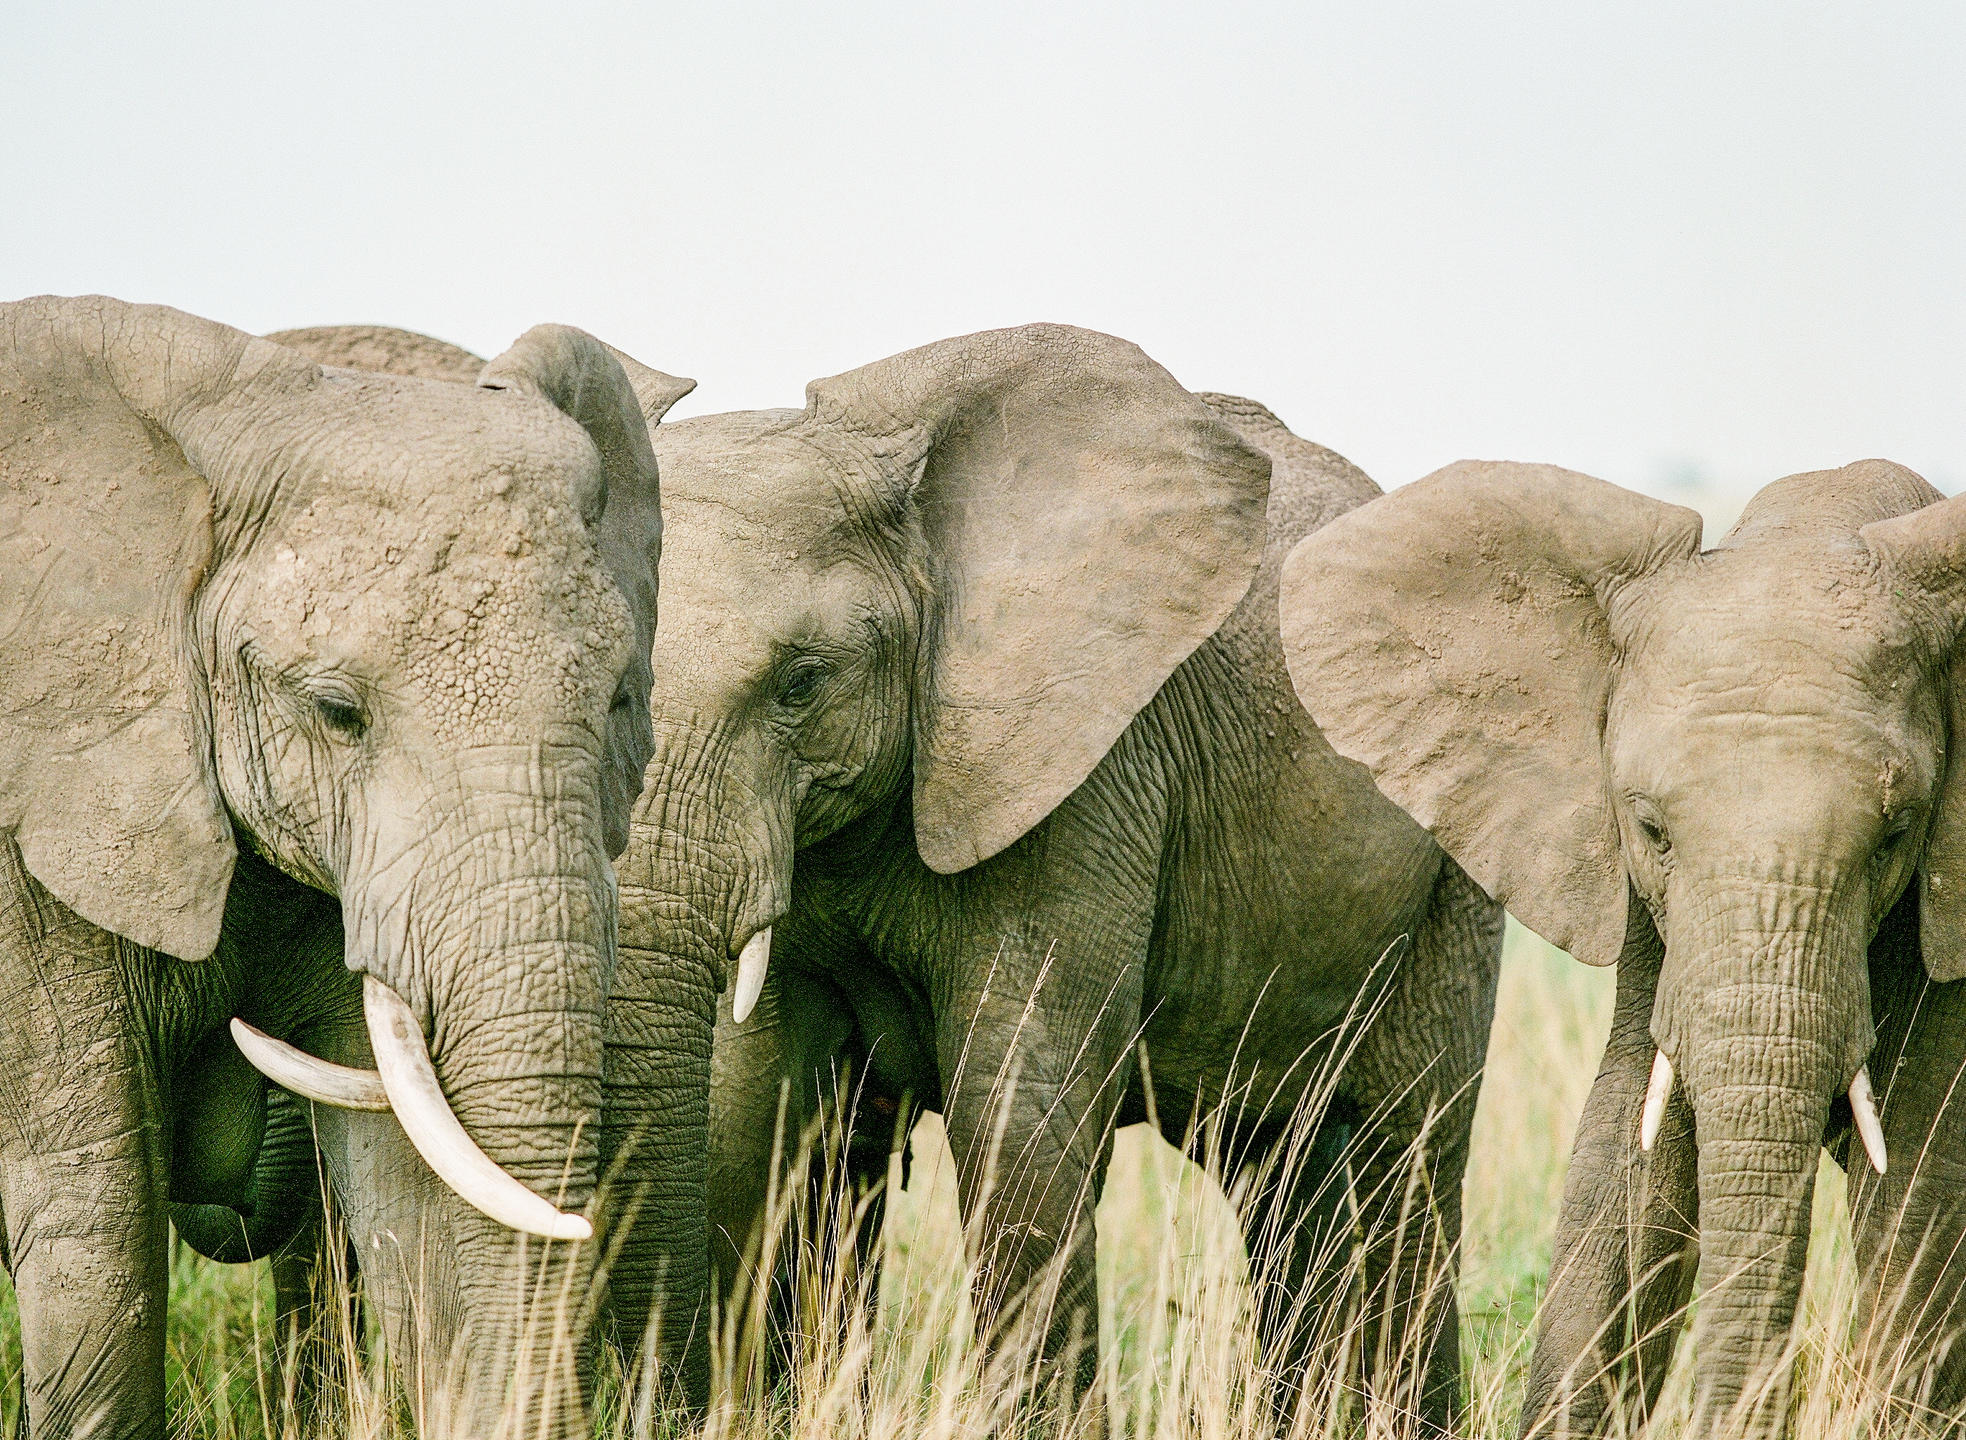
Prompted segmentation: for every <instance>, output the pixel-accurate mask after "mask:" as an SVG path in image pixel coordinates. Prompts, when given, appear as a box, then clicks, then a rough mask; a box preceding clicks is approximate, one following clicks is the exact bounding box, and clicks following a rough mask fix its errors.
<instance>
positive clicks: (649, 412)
mask: <svg viewBox="0 0 1966 1440" xmlns="http://www.w3.org/2000/svg"><path fill="white" fill-rule="evenodd" d="M268 338H269V339H273V340H277V341H279V342H280V343H281V344H282V345H285V346H288V347H289V348H292V349H296V350H299V351H301V352H303V353H304V354H307V355H310V356H312V357H313V358H315V359H317V360H319V361H321V362H323V363H324V364H331V365H341V366H346V367H348V368H351V369H360V370H370V371H376V372H379V373H384V374H391V375H409V376H417V377H422V378H425V379H431V380H448V381H451V382H453V383H459V384H473V383H477V377H478V376H479V375H480V374H481V373H482V372H483V371H484V370H485V366H486V362H485V361H483V360H482V359H480V358H479V357H478V356H476V355H473V354H471V353H470V352H469V351H467V350H463V349H460V348H459V347H457V346H455V345H450V344H447V343H445V342H444V341H441V340H436V339H433V338H431V337H430V336H427V335H419V334H415V333H413V332H410V331H407V330H397V329H393V328H390V327H387V326H375V325H324V326H316V327H312V328H309V329H304V330H285V331H281V332H279V333H278V334H275V335H272V336H269V337H268ZM611 353H613V355H614V356H615V359H616V360H617V362H618V363H619V364H620V365H621V367H622V369H623V371H624V372H625V374H626V377H627V379H628V382H629V385H630V386H631V388H632V389H633V391H634V393H635V397H636V402H637V404H638V405H639V407H640V409H641V412H642V414H643V415H644V416H645V419H646V424H647V425H648V426H649V427H651V428H652V427H654V426H655V425H657V424H658V423H659V422H660V421H661V419H662V417H663V416H664V415H665V414H666V413H667V412H668V410H669V408H670V407H671V406H672V405H674V404H675V403H676V402H677V401H678V400H680V399H682V397H683V396H685V395H687V394H688V393H689V392H690V391H691V390H692V389H694V388H695V383H696V382H695V381H693V380H686V379H680V378H678V377H676V376H672V375H665V374H663V373H662V372H660V371H657V370H653V369H650V368H649V367H648V366H645V365H642V364H640V363H638V362H637V361H635V360H633V359H630V358H629V357H628V356H626V355H623V354H622V353H621V352H619V351H612V352H611ZM602 525H603V529H604V532H605V535H606V540H607V543H610V544H613V543H619V544H623V545H633V544H635V543H637V542H638V540H639V542H640V543H642V544H644V545H645V546H647V547H648V555H647V559H648V562H649V563H650V565H651V566H654V565H656V564H658V563H659V561H660V550H661V536H660V531H659V530H657V531H655V532H640V533H639V534H638V532H637V531H635V530H634V529H633V528H632V527H628V526H622V527H616V526H615V525H614V523H613V522H611V521H610V520H609V519H608V518H607V517H605V516H604V517H603V519H602ZM641 639H642V642H643V644H644V645H645V646H646V645H647V644H648V642H649V636H647V635H644V636H642V637H641ZM643 693H644V694H645V693H646V692H643ZM642 713H643V714H644V715H645V714H646V713H647V712H646V709H645V708H644V709H643V710H642ZM610 843H611V847H612V842H610ZM612 848H614V849H615V853H617V854H618V853H619V849H618V847H612ZM692 981H696V982H700V981H701V975H700V972H692V973H690V974H685V975H683V976H680V977H674V978H673V979H672V981H671V984H672V985H673V986H674V989H673V991H664V990H662V989H661V982H660V981H659V980H657V981H652V982H651V984H652V986H653V987H654V988H655V989H656V991H657V993H662V994H665V995H667V996H669V1009H670V1010H672V1011H673V1012H674V1013H676V1014H678V1015H687V1014H693V1013H695V1012H697V1011H699V1010H701V1009H702V1008H703V1006H704V1005H705V1004H711V1005H714V1003H715V997H714V995H709V996H698V995H694V994H692V993H691V992H690V988H689V987H690V984H691V983H692ZM647 996H648V991H646V990H645V991H644V997H645V1000H646V998H647ZM668 1038H669V1039H670V1041H671V1043H673V1044H675V1045H676V1046H678V1048H680V1049H682V1050H683V1051H684V1052H686V1053H690V1054H694V1053H697V1052H699V1051H700V1052H702V1053H707V1052H708V1049H709V1044H710V1033H709V1030H708V1029H707V1028H706V1029H705V1030H704V1031H703V1033H702V1034H700V1035H698V1034H689V1033H683V1034H672V1035H671V1036H669V1037H668ZM629 1048H630V1047H629V1046H628V1045H627V1044H625V1043H624V1042H622V1041H620V1040H618V1039H616V1040H610V1041H608V1042H607V1043H606V1044H605V1045H604V1053H603V1058H602V1074H603V1084H604V1089H605V1088H606V1077H607V1076H608V1074H609V1073H610V1071H611V1070H612V1069H613V1068H614V1067H615V1066H616V1065H618V1064H619V1063H621V1057H622V1055H623V1054H624V1052H625V1051H626V1050H627V1049H629ZM329 1083H333V1080H332V1078H330V1081H329ZM609 1131H610V1127H609V1126H608V1125H606V1124H603V1126H602V1127H601V1129H600V1132H599V1138H600V1140H601V1143H602V1145H603V1146H604V1147H606V1143H607V1136H608V1134H609ZM643 1146H644V1147H645V1148H644V1151H643V1154H642V1159H641V1163H640V1168H639V1170H638V1174H637V1178H638V1179H642V1178H645V1177H646V1176H648V1175H653V1176H655V1177H657V1179H656V1181H655V1182H653V1183H651V1184H648V1185H646V1186H644V1187H643V1188H642V1189H641V1190H639V1191H638V1192H637V1193H634V1194H632V1195H631V1194H628V1193H626V1191H627V1187H626V1186H623V1187H621V1188H622V1191H623V1193H621V1194H619V1195H617V1196H615V1197H614V1198H615V1201H616V1202H617V1203H616V1204H615V1205H610V1206H609V1207H608V1208H609V1209H610V1210H613V1209H617V1208H618V1209H620V1210H624V1211H627V1212H629V1213H632V1214H633V1215H634V1216H635V1217H636V1221H637V1226H638V1229H637V1234H638V1235H640V1236H642V1237H643V1238H644V1239H649V1238H651V1237H652V1238H653V1239H654V1242H655V1243H654V1246H653V1248H654V1249H655V1250H657V1251H658V1252H659V1253H658V1254H657V1255H656V1256H655V1257H654V1263H655V1265H656V1266H657V1268H658V1269H659V1270H660V1274H661V1283H662V1287H663V1293H664V1296H665V1297H666V1301H667V1306H668V1308H669V1309H672V1310H673V1311H674V1312H676V1314H677V1315H678V1316H679V1317H680V1318H679V1320H678V1323H676V1324H673V1325H669V1326H667V1327H666V1328H665V1330H664V1331H663V1332H662V1334H661V1336H660V1337H659V1338H660V1339H662V1340H663V1341H664V1342H666V1344H667V1345H668V1349H667V1352H666V1354H665V1357H664V1358H665V1360H666V1362H667V1364H668V1365H669V1366H670V1367H671V1370H670V1373H671V1374H672V1375H675V1376H678V1377H679V1378H680V1379H681V1380H682V1382H683V1383H682V1387H681V1388H682V1389H683V1391H684V1392H685V1393H686V1394H687V1395H689V1396H691V1397H693V1398H695V1399H697V1400H698V1401H699V1402H700V1400H701V1398H702V1396H703V1395H704V1394H705V1393H706V1391H707V1386H708V1380H709V1377H708V1351H707V1348H706V1346H705V1343H704V1342H705V1341H706V1339H707V1329H706V1328H705V1327H703V1326H702V1325H701V1324H700V1323H699V1324H696V1325H694V1326H692V1324H691V1322H692V1321H693V1320H694V1319H695V1317H696V1315H697V1313H698V1312H699V1311H700V1310H701V1309H702V1308H703V1298H704V1290H705V1283H706V1265H707V1257H706V1255H705V1251H704V1243H703V1223H704V1217H703V1213H702V1208H701V1206H702V1200H701V1194H702V1185H701V1182H700V1180H699V1181H697V1182H696V1183H695V1184H693V1185H692V1184H690V1183H687V1179H685V1182H684V1183H677V1181H676V1177H678V1176H682V1177H691V1176H693V1175H694V1174H695V1172H697V1171H698V1170H700V1169H701V1167H702V1166H703V1165H704V1164H705V1163H706V1161H705V1145H704V1143H703V1139H702V1136H701V1135H700V1134H695V1133H693V1132H692V1131H691V1129H690V1128H689V1127H688V1126H681V1127H678V1126H664V1127H661V1128H660V1129H659V1131H657V1132H655V1133H651V1134H648V1135H647V1136H645V1137H644V1140H643ZM265 1158H266V1157H265V1156H264V1155H262V1160H264V1159H265ZM370 1158H371V1162H372V1163H371V1167H370V1168H373V1166H374V1165H376V1164H379V1165H381V1166H383V1167H386V1166H387V1165H388V1164H390V1163H391V1158H392V1157H390V1156H388V1154H387V1153H386V1151H385V1152H383V1153H381V1154H377V1155H373V1156H371V1157H370ZM422 1198H424V1199H426V1200H427V1199H428V1198H429V1197H428V1196H427V1195H426V1196H424V1197H422ZM614 1268H615V1267H614V1266H613V1265H610V1266H608V1267H607V1269H608V1271H609V1274H607V1275H605V1276H603V1277H602V1278H603V1279H604V1280H607V1281H610V1282H611V1283H615V1284H619V1283H621V1282H619V1281H616V1280H615V1279H614V1277H613V1270H614ZM628 1289H629V1290H630V1291H631V1292H632V1290H633V1285H632V1282H630V1283H629V1284H628ZM645 1318H646V1316H645V1315H644V1314H641V1313H639V1312H638V1315H637V1319H638V1320H645ZM638 1334H639V1331H637V1332H635V1333H628V1332H627V1330H626V1327H623V1328H622V1331H621V1332H620V1333H619V1334H618V1337H617V1338H619V1339H620V1340H622V1341H623V1342H624V1343H626V1344H628V1345H629V1346H631V1347H632V1346H633V1345H635V1343H636V1341H637V1336H638Z"/></svg>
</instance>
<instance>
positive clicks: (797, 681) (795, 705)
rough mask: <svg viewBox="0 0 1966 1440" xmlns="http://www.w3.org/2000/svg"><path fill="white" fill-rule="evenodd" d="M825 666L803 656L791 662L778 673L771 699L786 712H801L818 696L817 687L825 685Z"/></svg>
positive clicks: (815, 659)
mask: <svg viewBox="0 0 1966 1440" xmlns="http://www.w3.org/2000/svg"><path fill="white" fill-rule="evenodd" d="M827 669H828V667H827V665H826V662H825V661H824V660H820V659H817V658H815V657H813V656H810V655H808V656H805V657H803V658H801V659H798V660H794V661H792V662H791V663H790V664H789V665H786V666H784V667H783V668H782V669H780V670H779V672H778V679H777V682H776V684H775V685H774V686H773V688H772V699H773V700H775V701H777V702H778V703H779V704H780V705H782V706H784V707H785V708H786V709H787V710H803V709H804V708H805V707H806V706H808V705H810V704H811V703H812V702H813V699H814V697H816V696H817V695H818V694H819V687H820V686H821V685H822V684H824V683H825V680H826V675H827Z"/></svg>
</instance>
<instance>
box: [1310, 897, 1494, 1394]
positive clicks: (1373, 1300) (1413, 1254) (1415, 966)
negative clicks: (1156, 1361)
mask: <svg viewBox="0 0 1966 1440" xmlns="http://www.w3.org/2000/svg"><path fill="white" fill-rule="evenodd" d="M1502 925H1503V917H1502V910H1501V907H1500V906H1499V905H1497V904H1495V903H1494V902H1493V901H1491V900H1489V899H1488V898H1487V897H1486V896H1485V895H1483V894H1482V893H1481V891H1480V889H1479V888H1478V887H1477V886H1476V885H1475V884H1474V882H1473V881H1472V880H1470V879H1469V878H1468V877H1467V876H1466V875H1465V874H1464V873H1463V872H1462V871H1461V869H1460V868H1459V867H1458V866H1456V865H1454V864H1453V863H1452V862H1451V861H1445V860H1444V861H1443V862H1442V869H1441V875H1440V878H1439V880H1438V881H1436V882H1435V885H1434V891H1433V895H1432V899H1431V903H1430V904H1429V907H1428V911H1427V914H1426V916H1425V917H1424V918H1423V920H1422V921H1421V923H1420V924H1419V926H1418V927H1417V928H1416V929H1415V931H1414V933H1413V936H1412V943H1411V946H1410V948H1409V949H1408V951H1407V953H1406V954H1405V955H1404V956H1399V955H1397V953H1396V952H1395V954H1394V955H1393V956H1391V957H1389V959H1388V962H1387V963H1388V964H1391V965H1392V966H1393V967H1394V968H1393V969H1392V970H1391V973H1390V974H1387V975H1384V976H1383V977H1382V978H1381V979H1380V980H1379V982H1378V983H1379V984H1383V985H1384V986H1385V987H1386V988H1385V989H1384V991H1383V992H1382V994H1381V996H1380V1004H1379V1006H1378V1008H1377V1010H1376V1013H1373V1012H1368V1013H1370V1014H1371V1018H1370V1020H1369V1023H1368V1024H1367V1026H1366V1028H1365V1030H1364V1032H1363V1034H1361V1035H1360V1036H1359V1038H1358V1042H1357V1044H1356V1046H1355V1047H1354V1048H1353V1050H1352V1053H1351V1056H1350V1058H1349V1059H1348V1060H1347V1062H1346V1064H1345V1069H1344V1072H1343V1074H1342V1076H1341V1077H1340V1080H1339V1084H1338V1094H1339V1097H1340V1098H1341V1099H1343V1100H1344V1101H1346V1102H1347V1104H1348V1106H1349V1108H1350V1110H1351V1112H1352V1113H1353V1114H1355V1115H1357V1116H1359V1117H1360V1125H1359V1128H1358V1131H1357V1133H1356V1135H1355V1137H1354V1139H1353V1142H1352V1157H1353V1158H1352V1172H1353V1188H1354V1196H1355V1207H1356V1213H1357V1216H1358V1226H1359V1233H1360V1235H1361V1236H1362V1240H1363V1249H1364V1254H1363V1257H1362V1259H1363V1265H1362V1269H1363V1279H1364V1291H1365V1293H1364V1305H1365V1311H1364V1321H1365V1324H1364V1326H1363V1327H1362V1330H1361V1334H1360V1337H1359V1338H1360V1342H1361V1345H1362V1347H1363V1353H1362V1355H1361V1357H1360V1362H1361V1370H1362V1371H1363V1374H1364V1376H1365V1379H1366V1381H1367V1382H1368V1384H1370V1386H1371V1387H1372V1391H1373V1395H1374V1397H1375V1400H1376V1401H1377V1403H1378V1404H1379V1405H1380V1406H1382V1407H1385V1408H1387V1409H1389V1410H1391V1411H1392V1412H1395V1413H1396V1414H1398V1415H1400V1416H1409V1415H1410V1416H1417V1417H1418V1419H1419V1420H1420V1422H1421V1424H1422V1426H1423V1427H1424V1428H1425V1430H1426V1431H1429V1432H1432V1431H1438V1432H1451V1431H1452V1430H1453V1429H1454V1425H1455V1421H1456V1419H1457V1417H1458V1415H1459V1413H1460V1372H1461V1361H1460V1310H1459V1306H1458V1302H1457V1299H1456V1283H1455V1282H1456V1280H1457V1278H1458V1273H1459V1256H1460V1241H1461V1184H1462V1180H1463V1177H1464V1176H1465V1175H1466V1172H1467V1163H1468V1141H1469V1137H1470V1134H1471V1132H1472V1130H1473V1127H1474V1112H1475V1101H1476V1098H1477V1093H1478V1090H1479V1087H1480V1079H1481V1067H1482V1062H1483V1060H1484V1059H1485V1058H1486V1055H1487V1051H1488V1031H1489V1026H1490V1023H1491V1021H1492V1019H1493V1017H1494V1014H1495V986H1496V979H1497V975H1498V972H1499V969H1500V961H1501V946H1502ZM1402 1428H1403V1426H1402Z"/></svg>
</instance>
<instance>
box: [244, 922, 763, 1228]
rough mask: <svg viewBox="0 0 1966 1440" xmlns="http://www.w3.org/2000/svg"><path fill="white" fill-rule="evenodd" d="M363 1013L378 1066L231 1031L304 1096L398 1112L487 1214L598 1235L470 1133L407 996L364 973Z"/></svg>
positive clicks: (412, 1135)
mask: <svg viewBox="0 0 1966 1440" xmlns="http://www.w3.org/2000/svg"><path fill="white" fill-rule="evenodd" d="M766 934H767V936H768V935H769V932H766ZM362 1010H363V1015H364V1018H365V1019H366V1020H367V1022H368V1031H369V1042H370V1044H371V1046H372V1047H373V1049H374V1051H375V1057H376V1069H374V1070H359V1069H356V1068H354V1067H352V1066H348V1065H337V1064H334V1063H332V1062H331V1061H327V1060H322V1059H320V1058H319V1057H317V1056H313V1055H309V1054H308V1053H307V1052H306V1051H304V1050H301V1049H298V1048H296V1047H295V1046H292V1045H289V1044H287V1043H286V1042H285V1041H284V1040H277V1039H275V1038H274V1037H273V1036H271V1035H268V1034H266V1033H265V1032H264V1031H262V1030H259V1029H256V1028H255V1027H253V1026H252V1025H249V1024H247V1023H246V1022H245V1021H244V1020H240V1019H236V1018H235V1019H234V1020H233V1022H232V1035H233V1039H234V1040H235V1042H236V1043H237V1044H238V1046H239V1049H240V1052H241V1053H242V1054H244V1055H245V1057H246V1059H247V1060H249V1061H251V1062H252V1064H253V1066H254V1067H255V1068H256V1069H258V1070H259V1072H260V1073H261V1074H262V1075H264V1076H266V1078H267V1079H269V1080H271V1081H272V1082H273V1083H274V1084H276V1085H280V1086H282V1087H284V1088H286V1089H288V1090H291V1091H292V1092H293V1093H295V1094H296V1095H299V1096H301V1097H302V1098H304V1099H307V1100H312V1101H315V1102H316V1103H318V1104H322V1105H333V1106H336V1107H338V1108H341V1109H347V1110H368V1111H393V1112H394V1113H395V1116H396V1120H397V1123H399V1124H400V1125H401V1126H402V1127H403V1133H404V1134H405V1135H407V1136H408V1137H409V1141H410V1143H411V1144H412V1145H414V1146H415V1147H416V1152H417V1154H419V1155H421V1156H422V1157H423V1159H424V1161H425V1163H426V1164H428V1165H429V1166H430V1168H431V1170H432V1171H433V1172H434V1173H435V1174H436V1175H437V1177H438V1178H439V1179H441V1180H442V1181H443V1182H444V1183H445V1184H446V1185H448V1186H450V1188H451V1189H452V1190H454V1191H456V1192H457V1194H458V1195H459V1197H460V1198H462V1199H463V1200H464V1201H465V1203H466V1204H468V1205H470V1206H472V1207H473V1208H474V1209H476V1210H478V1211H480V1212H481V1213H482V1214H484V1215H486V1216H488V1217H489V1218H490V1219H493V1220H496V1221H497V1222H498V1223H499V1224H501V1225H505V1226H507V1227H509V1228H511V1229H513V1230H518V1231H522V1232H523V1233H525V1234H528V1235H540V1236H544V1237H545V1238H547V1239H549V1240H588V1239H591V1238H592V1237H593V1234H594V1227H593V1224H592V1223H591V1222H590V1221H589V1220H588V1219H587V1218H586V1217H585V1216H582V1215H570V1214H567V1213H566V1212H564V1211H562V1210H560V1209H558V1208H556V1207H555V1206H554V1205H553V1204H551V1203H550V1202H549V1201H547V1200H545V1199H542V1198H541V1197H540V1196H538V1195H535V1194H534V1193H533V1192H532V1191H531V1190H529V1189H528V1188H526V1186H525V1185H523V1184H521V1183H520V1182H519V1181H518V1180H516V1179H514V1178H513V1177H512V1176H510V1175H508V1174H506V1173H505V1172H504V1171H503V1170H501V1169H500V1168H499V1167H498V1166H497V1165H496V1164H495V1163H493V1161H492V1159H491V1157H490V1156H488V1155H486V1154H485V1152H484V1151H483V1150H481V1149H479V1148H478V1145H477V1143H476V1142H475V1141H473V1140H472V1139H471V1137H470V1136H469V1135H468V1134H466V1133H465V1129H464V1126H463V1125H462V1124H460V1123H459V1121H458V1118H457V1116H456V1114H454V1113H453V1112H452V1110H451V1107H450V1102H449V1101H448V1100H446V1099H445V1098H444V1092H443V1088H442V1086H440V1085H439V1084H438V1083H437V1071H436V1067H435V1066H434V1065H432V1063H431V1060H430V1047H429V1046H428V1045H427V1044H426V1043H425V1041H424V1038H423V1029H422V1027H421V1026H420V1025H418V1024H417V1022H416V1016H415V1014H414V1013H413V1012H412V1011H411V1010H410V1007H409V1006H408V1005H407V1004H405V1003H404V1001H403V997H402V996H400V995H398V994H397V993H396V992H395V991H394V990H393V989H391V988H390V987H389V986H388V985H386V984H384V983H383V982H382V981H380V980H378V979H376V978H375V976H373V975H366V976H364V977H363V980H362Z"/></svg>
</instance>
